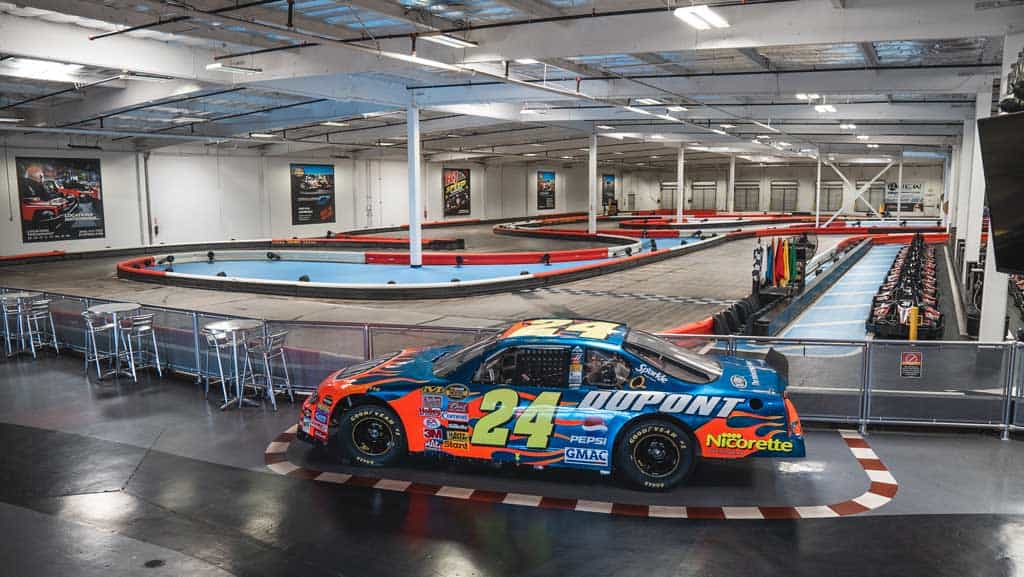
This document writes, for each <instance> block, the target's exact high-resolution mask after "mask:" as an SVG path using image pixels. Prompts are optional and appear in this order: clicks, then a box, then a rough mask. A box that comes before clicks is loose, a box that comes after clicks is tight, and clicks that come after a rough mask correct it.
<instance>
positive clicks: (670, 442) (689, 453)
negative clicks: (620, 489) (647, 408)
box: [615, 419, 698, 491]
mask: <svg viewBox="0 0 1024 577" xmlns="http://www.w3.org/2000/svg"><path fill="white" fill-rule="evenodd" d="M697 458H698V457H697V450H696V443H695V441H694V439H693V435H691V434H690V433H689V432H688V431H686V430H685V429H683V428H682V427H680V426H679V425H677V424H676V423H674V422H672V421H668V420H662V419H658V420H646V421H639V422H637V423H633V424H632V425H629V426H627V427H626V428H625V429H624V430H623V432H622V436H621V438H620V441H619V443H618V445H617V446H616V449H615V464H616V468H617V470H618V472H619V474H620V475H621V477H622V478H623V479H624V480H625V481H626V482H627V483H629V484H630V485H633V486H635V487H637V488H640V489H644V490H648V491H665V490H668V489H672V488H674V487H676V486H678V485H679V484H681V483H683V482H685V481H686V480H687V479H688V478H689V477H690V475H691V474H693V470H694V468H695V467H696V465H697Z"/></svg>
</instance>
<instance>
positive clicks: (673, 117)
mask: <svg viewBox="0 0 1024 577" xmlns="http://www.w3.org/2000/svg"><path fill="white" fill-rule="evenodd" d="M657 116H658V118H663V119H665V120H669V121H672V122H682V121H683V120H682V119H681V118H676V117H675V116H672V115H670V114H659V115H657Z"/></svg>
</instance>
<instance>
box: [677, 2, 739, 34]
mask: <svg viewBox="0 0 1024 577" xmlns="http://www.w3.org/2000/svg"><path fill="white" fill-rule="evenodd" d="M673 14H675V15H676V18H678V19H680V20H682V21H683V22H686V23H687V24H689V25H690V26H691V27H692V28H695V29H697V30H710V29H711V28H712V27H714V28H728V27H729V23H728V22H727V21H726V20H725V18H722V17H721V16H720V15H719V14H718V13H716V12H715V11H714V10H712V9H711V8H708V7H707V6H706V5H703V4H702V5H700V6H686V7H682V8H676V9H675V11H674V12H673Z"/></svg>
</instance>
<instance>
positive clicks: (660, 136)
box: [651, 134, 665, 140]
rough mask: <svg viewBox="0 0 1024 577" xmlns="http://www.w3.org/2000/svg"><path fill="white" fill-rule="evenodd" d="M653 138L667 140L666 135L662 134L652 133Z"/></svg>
mask: <svg viewBox="0 0 1024 577" xmlns="http://www.w3.org/2000/svg"><path fill="white" fill-rule="evenodd" d="M651 140H665V137H664V136H662V135H660V134H652V135H651Z"/></svg>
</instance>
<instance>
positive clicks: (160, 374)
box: [149, 328, 164, 379]
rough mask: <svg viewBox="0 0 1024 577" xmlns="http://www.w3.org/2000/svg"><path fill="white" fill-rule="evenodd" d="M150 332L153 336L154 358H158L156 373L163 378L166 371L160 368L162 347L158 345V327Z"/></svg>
mask: <svg viewBox="0 0 1024 577" xmlns="http://www.w3.org/2000/svg"><path fill="white" fill-rule="evenodd" d="M149 334H150V336H151V337H153V358H154V359H156V374H157V376H159V377H160V378H161V379H162V378H164V371H163V369H161V368H160V349H159V348H157V346H156V328H154V329H153V330H151V331H150V332H149Z"/></svg>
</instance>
